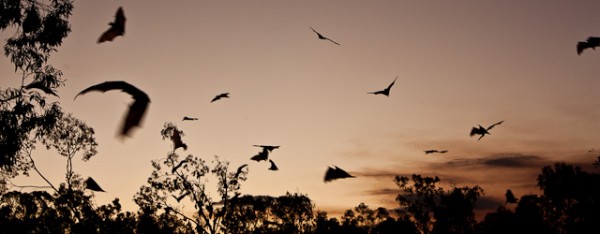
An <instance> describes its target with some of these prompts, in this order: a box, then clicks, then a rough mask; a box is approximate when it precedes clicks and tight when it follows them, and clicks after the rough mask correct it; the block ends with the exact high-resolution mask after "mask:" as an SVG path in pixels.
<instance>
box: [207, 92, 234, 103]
mask: <svg viewBox="0 0 600 234" xmlns="http://www.w3.org/2000/svg"><path fill="white" fill-rule="evenodd" d="M221 98H229V93H222V94H219V95H217V96H215V97H214V98H213V99H212V100H211V101H210V102H211V103H212V102H214V101H217V100H219V99H221Z"/></svg>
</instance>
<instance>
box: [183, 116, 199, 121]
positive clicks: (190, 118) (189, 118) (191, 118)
mask: <svg viewBox="0 0 600 234" xmlns="http://www.w3.org/2000/svg"><path fill="white" fill-rule="evenodd" d="M186 120H190V121H192V120H198V118H193V117H187V116H183V120H182V121H186Z"/></svg>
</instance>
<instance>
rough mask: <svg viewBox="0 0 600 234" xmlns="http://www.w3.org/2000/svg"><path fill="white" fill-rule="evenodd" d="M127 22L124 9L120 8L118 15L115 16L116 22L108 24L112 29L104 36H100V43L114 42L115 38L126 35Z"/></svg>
mask: <svg viewBox="0 0 600 234" xmlns="http://www.w3.org/2000/svg"><path fill="white" fill-rule="evenodd" d="M126 20H127V19H126V18H125V13H124V12H123V8H122V7H119V9H118V10H117V14H116V15H115V21H114V22H112V23H109V24H108V25H110V28H109V29H108V30H106V32H104V33H102V35H100V38H98V43H102V42H105V41H112V40H114V39H115V37H118V36H123V35H125V21H126Z"/></svg>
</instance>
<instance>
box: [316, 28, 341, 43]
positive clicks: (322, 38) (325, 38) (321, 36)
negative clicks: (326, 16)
mask: <svg viewBox="0 0 600 234" xmlns="http://www.w3.org/2000/svg"><path fill="white" fill-rule="evenodd" d="M309 27H310V26H309ZM310 29H312V30H313V32H315V33H316V34H317V36H318V37H319V39H321V40H328V41H330V42H333V43H334V44H336V45H340V43H337V42H335V41H333V40H331V39H329V38H327V37H325V36H323V35H322V34H320V33H319V32H317V30H315V29H314V28H312V27H310Z"/></svg>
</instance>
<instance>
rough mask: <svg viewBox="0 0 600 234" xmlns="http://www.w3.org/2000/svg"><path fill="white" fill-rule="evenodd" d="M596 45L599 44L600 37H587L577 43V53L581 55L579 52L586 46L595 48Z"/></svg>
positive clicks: (586, 47)
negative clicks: (585, 39)
mask: <svg viewBox="0 0 600 234" xmlns="http://www.w3.org/2000/svg"><path fill="white" fill-rule="evenodd" d="M598 46H600V37H588V39H587V41H580V42H578V43H577V55H581V53H583V51H584V50H585V49H588V48H592V49H593V50H596V47H598Z"/></svg>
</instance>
